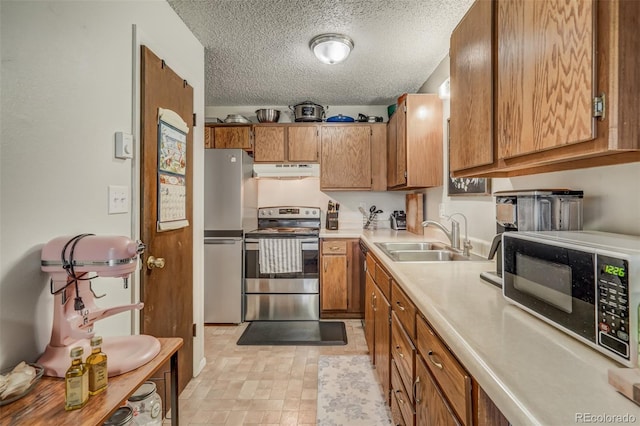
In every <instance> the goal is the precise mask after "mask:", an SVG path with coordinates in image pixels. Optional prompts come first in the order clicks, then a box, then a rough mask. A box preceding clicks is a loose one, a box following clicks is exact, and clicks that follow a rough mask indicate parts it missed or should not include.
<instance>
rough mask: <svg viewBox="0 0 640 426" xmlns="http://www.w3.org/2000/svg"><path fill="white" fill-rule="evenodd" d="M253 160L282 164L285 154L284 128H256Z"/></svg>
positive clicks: (254, 129) (254, 130)
mask: <svg viewBox="0 0 640 426" xmlns="http://www.w3.org/2000/svg"><path fill="white" fill-rule="evenodd" d="M253 132H254V140H253V145H254V146H253V160H254V161H255V162H256V163H258V162H267V163H282V162H284V161H285V160H286V157H285V152H284V127H281V126H254V128H253Z"/></svg>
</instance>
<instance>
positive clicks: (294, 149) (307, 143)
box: [253, 124, 320, 163]
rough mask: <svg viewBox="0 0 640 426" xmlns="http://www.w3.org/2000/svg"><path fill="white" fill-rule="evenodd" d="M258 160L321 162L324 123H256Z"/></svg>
mask: <svg viewBox="0 0 640 426" xmlns="http://www.w3.org/2000/svg"><path fill="white" fill-rule="evenodd" d="M253 131H254V134H255V142H254V144H255V150H254V161H255V162H256V163H317V162H318V161H319V152H320V126H318V125H303V126H301V125H297V124H286V125H285V124H283V125H274V124H256V125H254V126H253Z"/></svg>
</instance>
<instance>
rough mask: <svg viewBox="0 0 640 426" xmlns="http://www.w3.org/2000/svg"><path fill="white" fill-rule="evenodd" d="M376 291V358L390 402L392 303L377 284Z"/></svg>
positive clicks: (385, 393) (378, 370) (381, 380)
mask: <svg viewBox="0 0 640 426" xmlns="http://www.w3.org/2000/svg"><path fill="white" fill-rule="evenodd" d="M374 293H375V310H376V313H375V318H376V319H375V337H374V339H373V340H374V343H375V358H376V372H377V373H378V380H380V384H381V385H382V389H383V391H384V396H385V401H386V402H387V404H388V403H389V401H390V400H389V395H390V390H391V355H390V348H391V324H390V318H391V305H390V304H389V302H388V301H387V299H386V298H385V297H384V295H383V294H382V292H381V291H380V289H379V288H378V287H377V286H374Z"/></svg>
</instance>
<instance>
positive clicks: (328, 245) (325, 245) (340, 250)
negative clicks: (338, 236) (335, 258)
mask: <svg viewBox="0 0 640 426" xmlns="http://www.w3.org/2000/svg"><path fill="white" fill-rule="evenodd" d="M322 254H347V241H346V240H331V241H322Z"/></svg>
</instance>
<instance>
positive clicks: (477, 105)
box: [449, 1, 495, 171]
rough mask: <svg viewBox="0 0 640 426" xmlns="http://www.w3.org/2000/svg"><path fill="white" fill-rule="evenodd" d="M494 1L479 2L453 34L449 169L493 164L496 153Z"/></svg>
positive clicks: (473, 6) (450, 52)
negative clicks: (494, 138) (494, 132)
mask: <svg viewBox="0 0 640 426" xmlns="http://www.w3.org/2000/svg"><path fill="white" fill-rule="evenodd" d="M494 5H495V2H493V1H476V2H475V3H474V4H473V5H472V6H471V8H470V9H469V11H468V12H467V14H466V15H465V16H464V18H462V20H461V21H460V23H459V24H458V26H457V27H456V28H455V29H454V30H453V33H452V34H451V46H450V50H449V55H450V61H449V62H450V69H451V80H450V82H451V104H450V105H451V114H450V117H451V122H450V128H449V170H450V171H456V170H463V169H468V168H470V167H476V166H483V165H489V164H492V163H493V160H494V158H493V157H494V155H493V154H494V150H493V58H494V55H493V52H494V49H493V28H494V27H493V25H494V24H493V17H494V13H493V10H494Z"/></svg>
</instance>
